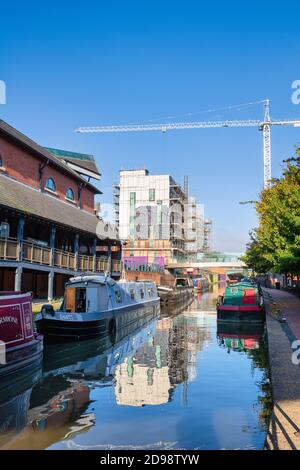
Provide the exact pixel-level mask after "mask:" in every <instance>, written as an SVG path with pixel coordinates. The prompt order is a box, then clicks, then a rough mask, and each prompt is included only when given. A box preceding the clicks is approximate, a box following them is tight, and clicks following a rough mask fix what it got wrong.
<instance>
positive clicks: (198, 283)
mask: <svg viewBox="0 0 300 470" xmlns="http://www.w3.org/2000/svg"><path fill="white" fill-rule="evenodd" d="M193 285H194V289H195V290H196V291H197V292H204V291H206V290H207V289H208V288H209V281H208V279H206V277H197V278H194V279H193Z"/></svg>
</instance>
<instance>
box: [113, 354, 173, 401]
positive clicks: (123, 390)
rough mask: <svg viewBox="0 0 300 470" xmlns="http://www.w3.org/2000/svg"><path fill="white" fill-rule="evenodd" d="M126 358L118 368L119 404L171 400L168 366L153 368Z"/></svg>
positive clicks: (117, 399)
mask: <svg viewBox="0 0 300 470" xmlns="http://www.w3.org/2000/svg"><path fill="white" fill-rule="evenodd" d="M131 362H133V361H132V359H131V358H130V359H129V360H126V361H125V362H124V363H123V364H121V365H120V366H118V367H117V369H116V375H115V379H116V386H115V396H116V402H117V404H118V405H129V406H143V405H161V404H162V403H167V402H168V401H169V390H170V388H171V384H170V378H169V370H168V367H167V366H164V367H162V368H159V369H158V368H151V367H146V366H143V365H141V364H131Z"/></svg>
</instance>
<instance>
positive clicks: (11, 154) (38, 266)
mask: <svg viewBox="0 0 300 470" xmlns="http://www.w3.org/2000/svg"><path fill="white" fill-rule="evenodd" d="M91 178H93V179H99V178H100V172H99V170H98V168H97V166H96V164H95V161H94V159H93V157H92V156H91V155H84V154H78V153H74V152H66V151H63V150H57V149H46V148H43V147H41V146H40V145H38V144H37V143H35V142H34V141H32V140H31V139H29V138H28V137H27V136H25V135H24V134H22V133H20V132H19V131H17V130H16V129H14V128H13V127H11V126H10V125H8V124H7V123H5V122H4V121H1V120H0V290H4V291H6V290H7V291H8V290H17V291H19V290H23V291H32V292H33V295H34V297H40V298H45V297H48V299H52V298H53V297H56V296H61V295H62V293H63V288H64V283H65V282H66V280H67V279H68V278H70V277H71V276H73V275H75V274H78V273H82V272H104V271H107V270H108V271H110V272H112V274H113V275H115V276H116V277H118V276H119V275H120V270H121V262H120V257H121V250H120V242H119V241H118V240H117V238H116V233H115V232H114V231H113V230H112V229H111V227H110V225H109V224H106V223H105V222H104V221H103V220H101V219H100V218H99V217H97V215H96V211H95V196H96V195H99V194H101V191H100V190H99V189H98V188H97V187H95V186H94V185H93V184H92V183H91V182H90V179H91Z"/></svg>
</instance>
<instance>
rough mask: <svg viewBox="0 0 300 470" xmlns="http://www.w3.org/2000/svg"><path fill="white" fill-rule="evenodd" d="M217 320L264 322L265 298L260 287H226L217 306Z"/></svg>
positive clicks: (249, 285) (241, 284) (246, 285)
mask: <svg viewBox="0 0 300 470" xmlns="http://www.w3.org/2000/svg"><path fill="white" fill-rule="evenodd" d="M217 318H218V321H226V322H247V323H248V322H249V323H261V322H263V321H264V306H263V298H262V295H261V293H260V291H259V289H258V287H257V286H255V285H252V284H250V283H239V284H235V285H232V286H228V287H226V289H225V292H224V296H221V297H220V298H219V301H218V304H217Z"/></svg>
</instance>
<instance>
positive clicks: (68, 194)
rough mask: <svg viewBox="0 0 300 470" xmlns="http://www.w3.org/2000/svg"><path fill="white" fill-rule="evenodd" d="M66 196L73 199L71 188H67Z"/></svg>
mask: <svg viewBox="0 0 300 470" xmlns="http://www.w3.org/2000/svg"><path fill="white" fill-rule="evenodd" d="M66 198H67V199H70V201H74V191H73V189H72V188H68V189H67V192H66Z"/></svg>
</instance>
